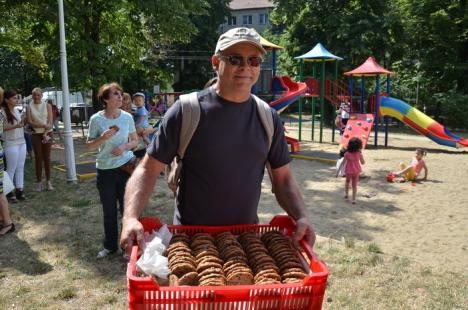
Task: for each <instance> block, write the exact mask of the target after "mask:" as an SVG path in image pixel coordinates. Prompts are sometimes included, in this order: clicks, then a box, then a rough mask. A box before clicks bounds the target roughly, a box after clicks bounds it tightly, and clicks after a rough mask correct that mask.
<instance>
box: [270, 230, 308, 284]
mask: <svg viewBox="0 0 468 310" xmlns="http://www.w3.org/2000/svg"><path fill="white" fill-rule="evenodd" d="M261 240H262V241H263V243H264V244H265V245H266V247H267V249H268V252H269V253H271V256H272V257H273V259H274V260H275V263H276V266H278V268H279V269H280V275H281V282H282V283H296V282H301V281H302V279H303V278H304V277H305V276H306V275H307V274H306V273H305V272H304V268H303V266H302V263H301V261H300V259H299V257H298V256H297V253H296V251H295V250H294V247H293V245H292V244H291V240H289V239H288V238H287V237H286V236H284V235H283V234H281V233H280V232H278V231H269V232H267V233H265V234H263V236H262V237H261Z"/></svg>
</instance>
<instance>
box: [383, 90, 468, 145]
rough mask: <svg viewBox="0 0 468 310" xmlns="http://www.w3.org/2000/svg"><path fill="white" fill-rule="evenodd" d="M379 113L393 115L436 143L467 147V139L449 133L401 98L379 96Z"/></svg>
mask: <svg viewBox="0 0 468 310" xmlns="http://www.w3.org/2000/svg"><path fill="white" fill-rule="evenodd" d="M380 115H381V116H385V115H388V116H392V117H395V118H396V119H398V120H400V121H402V122H403V123H405V124H406V125H408V126H410V127H411V128H413V129H414V130H416V131H417V132H419V133H420V134H422V135H425V136H426V137H428V138H429V139H431V140H432V141H434V142H436V143H438V144H441V145H446V146H451V147H456V148H459V147H468V140H466V139H465V138H463V137H460V136H457V135H455V134H453V133H451V132H450V131H449V130H448V129H447V128H445V127H444V126H442V125H441V124H440V123H438V122H436V121H435V120H433V119H432V118H430V117H429V116H427V115H426V114H424V113H422V112H421V111H419V110H418V109H416V108H413V107H412V106H410V105H408V104H407V103H406V102H404V101H402V100H399V99H396V98H392V97H381V100H380Z"/></svg>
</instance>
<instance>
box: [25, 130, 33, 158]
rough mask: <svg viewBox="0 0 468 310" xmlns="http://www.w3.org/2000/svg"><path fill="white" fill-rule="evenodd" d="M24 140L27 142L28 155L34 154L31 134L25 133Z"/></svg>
mask: <svg viewBox="0 0 468 310" xmlns="http://www.w3.org/2000/svg"><path fill="white" fill-rule="evenodd" d="M24 140H25V141H26V150H27V151H28V154H30V153H31V152H32V135H31V134H30V133H26V132H25V133H24Z"/></svg>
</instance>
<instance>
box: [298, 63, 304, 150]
mask: <svg viewBox="0 0 468 310" xmlns="http://www.w3.org/2000/svg"><path fill="white" fill-rule="evenodd" d="M299 81H301V82H304V59H301V62H300V65H299ZM302 100H303V99H302V96H301V97H300V98H299V141H302Z"/></svg>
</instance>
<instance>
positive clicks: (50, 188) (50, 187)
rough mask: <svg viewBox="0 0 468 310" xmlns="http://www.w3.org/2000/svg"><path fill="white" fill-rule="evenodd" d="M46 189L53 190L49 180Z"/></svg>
mask: <svg viewBox="0 0 468 310" xmlns="http://www.w3.org/2000/svg"><path fill="white" fill-rule="evenodd" d="M47 190H48V191H53V190H54V187H53V186H52V182H50V181H47Z"/></svg>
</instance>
